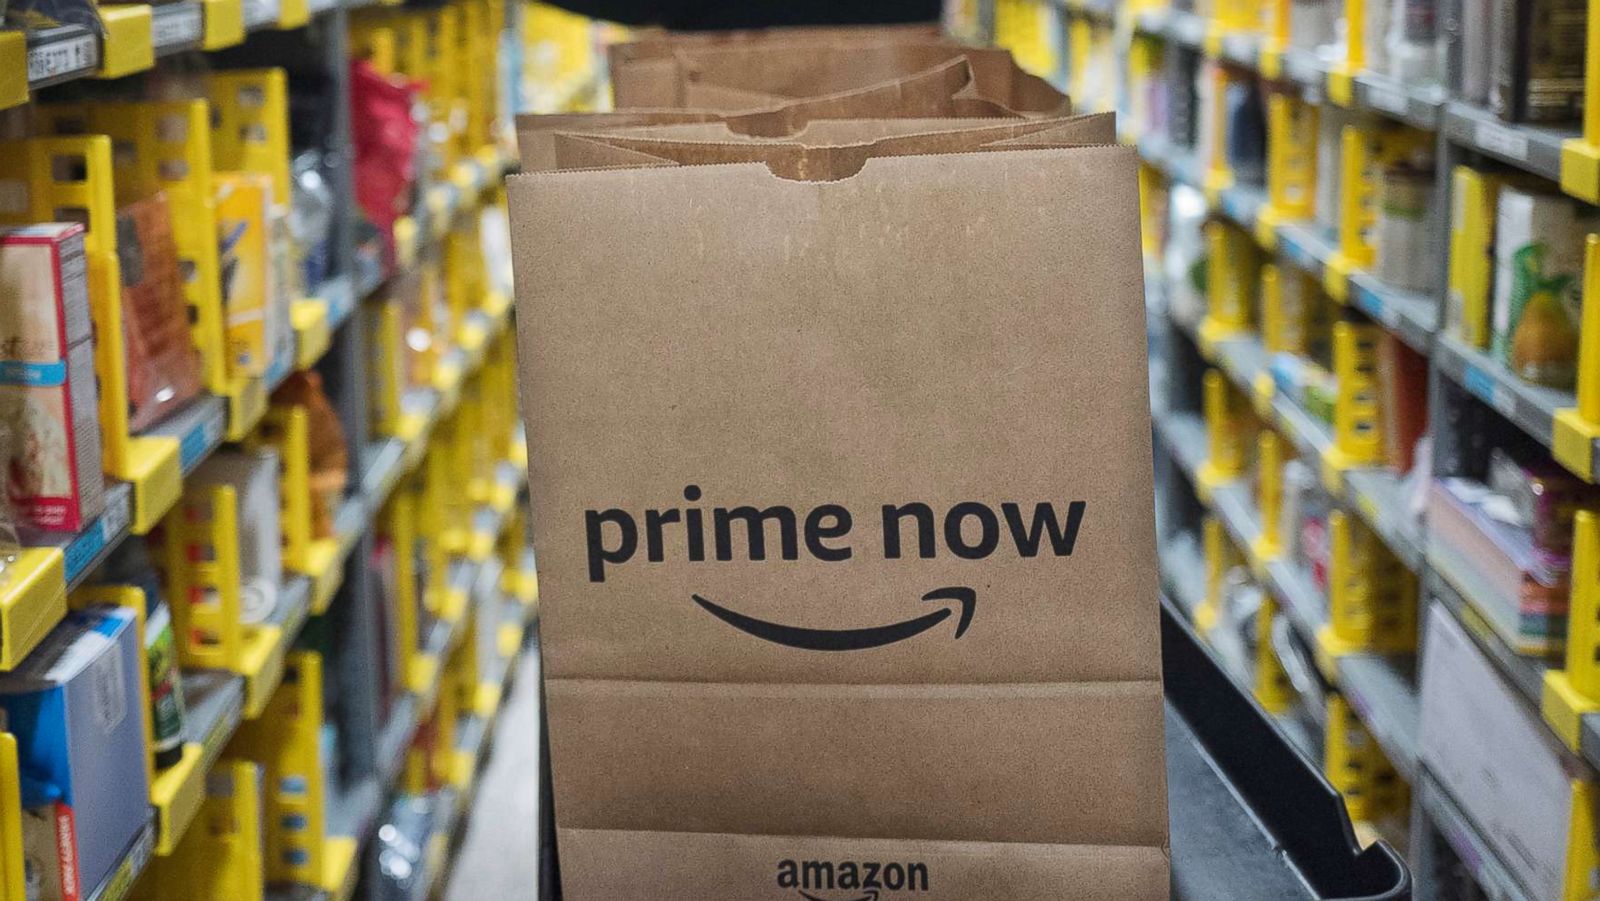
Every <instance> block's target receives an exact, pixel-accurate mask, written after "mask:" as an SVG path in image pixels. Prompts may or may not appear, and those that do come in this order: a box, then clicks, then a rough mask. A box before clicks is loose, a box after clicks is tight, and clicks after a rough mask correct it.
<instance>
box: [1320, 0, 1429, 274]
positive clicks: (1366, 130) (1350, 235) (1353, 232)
mask: <svg viewBox="0 0 1600 901" xmlns="http://www.w3.org/2000/svg"><path fill="white" fill-rule="evenodd" d="M1350 2H1357V3H1359V2H1360V0H1350ZM1358 30H1359V29H1358ZM1329 81H1330V84H1331V82H1332V76H1330V77H1329ZM1340 148H1341V149H1340V158H1339V165H1340V172H1339V247H1338V250H1336V251H1335V252H1334V254H1333V258H1332V259H1330V260H1329V261H1328V265H1327V268H1326V271H1325V272H1324V274H1323V287H1324V288H1325V290H1327V292H1328V296H1330V297H1332V298H1333V299H1334V300H1337V301H1339V302H1340V303H1344V302H1345V301H1346V300H1347V299H1348V298H1349V296H1350V273H1351V272H1353V271H1355V270H1357V269H1368V268H1371V266H1372V264H1373V260H1374V259H1375V257H1376V253H1377V251H1376V245H1375V243H1374V241H1375V235H1376V228H1377V221H1378V201H1379V197H1378V185H1379V176H1380V175H1381V174H1382V172H1383V169H1384V168H1385V167H1387V166H1389V165H1391V164H1394V163H1397V162H1400V161H1402V160H1405V159H1409V158H1412V157H1414V156H1416V155H1418V154H1419V153H1431V152H1432V149H1433V137H1432V135H1429V134H1426V133H1424V132H1421V131H1417V130H1416V129H1411V128H1404V127H1400V126H1390V125H1370V126H1369V125H1346V126H1345V128H1344V131H1343V133H1342V134H1341V136H1340Z"/></svg>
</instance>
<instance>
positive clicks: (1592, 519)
mask: <svg viewBox="0 0 1600 901" xmlns="http://www.w3.org/2000/svg"><path fill="white" fill-rule="evenodd" d="M1539 706H1540V710H1541V712H1542V713H1543V714H1544V718H1545V720H1546V721H1547V722H1549V723H1550V727H1551V728H1552V729H1554V730H1555V733H1556V734H1557V735H1559V736H1560V737H1561V740H1562V741H1564V742H1566V744H1567V747H1569V748H1571V749H1572V750H1574V751H1577V750H1579V749H1580V746H1581V745H1582V742H1583V718H1584V717H1585V716H1589V715H1592V714H1596V713H1600V513H1596V512H1595V511H1593V510H1580V511H1578V513H1577V515H1576V517H1574V520H1573V532H1572V603H1571V606H1570V607H1569V608H1568V612H1567V648H1566V658H1565V668H1564V669H1559V670H1558V669H1551V670H1549V671H1547V672H1546V673H1545V675H1544V690H1543V693H1542V697H1541V698H1540V705H1539Z"/></svg>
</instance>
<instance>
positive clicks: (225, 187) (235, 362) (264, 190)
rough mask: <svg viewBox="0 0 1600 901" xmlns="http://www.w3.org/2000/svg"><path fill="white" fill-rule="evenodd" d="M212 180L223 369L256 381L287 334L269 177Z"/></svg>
mask: <svg viewBox="0 0 1600 901" xmlns="http://www.w3.org/2000/svg"><path fill="white" fill-rule="evenodd" d="M214 180H215V184H216V192H217V231H218V232H219V233H220V254H219V256H220V257H221V264H222V267H221V268H222V304H223V310H224V313H225V316H226V323H227V342H228V365H229V368H230V370H232V371H234V372H238V373H242V374H244V375H248V376H254V377H258V376H262V375H265V374H266V373H267V372H268V371H269V370H270V369H271V366H272V363H273V362H274V360H275V359H276V357H277V355H278V353H279V348H280V346H281V345H282V344H283V342H284V337H285V333H286V332H289V331H290V325H289V309H288V299H287V297H285V296H284V294H283V293H282V292H281V291H279V290H277V286H276V285H275V284H274V282H275V280H274V278H273V275H274V271H273V265H272V250H271V248H270V242H271V235H270V227H271V226H270V221H271V215H272V214H271V209H272V176H270V175H267V174H265V173H259V172H219V173H217V174H216V175H215V176H214Z"/></svg>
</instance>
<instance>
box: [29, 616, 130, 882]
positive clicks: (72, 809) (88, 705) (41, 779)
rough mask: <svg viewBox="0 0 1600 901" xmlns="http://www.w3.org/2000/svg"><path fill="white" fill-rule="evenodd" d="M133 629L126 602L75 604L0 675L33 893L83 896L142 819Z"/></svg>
mask: <svg viewBox="0 0 1600 901" xmlns="http://www.w3.org/2000/svg"><path fill="white" fill-rule="evenodd" d="M139 638H140V637H139V635H138V628H137V620H136V619H135V617H134V612H133V611H132V610H129V609H127V608H124V607H93V608H89V609H86V610H75V611H72V612H70V613H68V614H67V618H66V619H65V620H64V621H62V623H61V625H59V626H57V627H56V628H55V630H54V631H52V632H51V633H50V635H49V636H48V637H46V638H45V640H44V642H43V643H42V644H40V645H39V647H38V648H37V649H35V650H34V652H33V653H32V654H30V655H29V656H28V659H27V660H25V661H24V662H23V664H22V666H21V667H19V668H18V669H16V670H15V671H13V672H10V673H6V674H3V675H0V715H3V720H4V727H5V729H6V731H8V732H11V733H12V734H14V735H15V736H16V737H17V762H18V769H19V770H20V771H21V773H20V774H21V777H22V808H23V816H22V820H23V823H22V831H23V853H24V856H25V857H26V859H27V869H28V879H29V882H30V884H31V886H36V887H37V888H38V890H39V894H38V897H41V898H60V899H62V901H80V899H82V898H87V897H89V896H90V895H91V894H92V893H93V892H94V891H95V889H96V888H98V887H99V885H100V884H101V882H103V881H104V880H105V879H106V877H108V876H110V875H111V873H112V871H113V870H115V869H116V867H117V864H118V863H119V862H120V859H121V857H122V854H123V852H124V851H125V850H126V849H127V848H128V847H129V846H130V845H132V844H133V842H134V839H135V838H136V837H137V836H138V835H139V833H140V831H141V830H142V829H143V828H144V826H145V824H146V823H147V822H148V821H149V818H150V786H149V784H148V782H147V781H146V776H145V762H144V755H145V754H146V753H147V751H146V748H145V734H144V707H143V704H144V701H143V698H142V697H141V696H140V690H139V684H140V683H139V673H140V667H142V666H143V665H144V643H143V642H142V641H140V640H139Z"/></svg>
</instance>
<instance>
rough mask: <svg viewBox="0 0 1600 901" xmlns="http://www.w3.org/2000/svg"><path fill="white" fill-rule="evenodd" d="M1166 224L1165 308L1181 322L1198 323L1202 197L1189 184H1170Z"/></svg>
mask: <svg viewBox="0 0 1600 901" xmlns="http://www.w3.org/2000/svg"><path fill="white" fill-rule="evenodd" d="M1167 221H1168V226H1167V246H1166V250H1165V253H1164V254H1163V259H1162V268H1163V270H1164V271H1165V272H1166V278H1165V279H1164V282H1165V284H1166V286H1167V307H1168V309H1169V310H1171V312H1172V315H1173V316H1174V317H1175V318H1177V319H1178V320H1179V321H1181V322H1199V321H1200V317H1202V316H1204V315H1205V311H1206V275H1207V273H1206V242H1205V239H1204V238H1203V237H1202V234H1201V226H1202V225H1203V224H1204V223H1205V221H1206V197H1205V195H1204V194H1202V193H1200V192H1199V191H1198V190H1196V189H1194V188H1192V187H1190V186H1188V185H1184V184H1175V185H1173V186H1172V189H1171V190H1170V191H1169V192H1168V196H1167Z"/></svg>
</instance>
